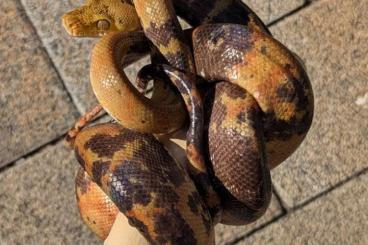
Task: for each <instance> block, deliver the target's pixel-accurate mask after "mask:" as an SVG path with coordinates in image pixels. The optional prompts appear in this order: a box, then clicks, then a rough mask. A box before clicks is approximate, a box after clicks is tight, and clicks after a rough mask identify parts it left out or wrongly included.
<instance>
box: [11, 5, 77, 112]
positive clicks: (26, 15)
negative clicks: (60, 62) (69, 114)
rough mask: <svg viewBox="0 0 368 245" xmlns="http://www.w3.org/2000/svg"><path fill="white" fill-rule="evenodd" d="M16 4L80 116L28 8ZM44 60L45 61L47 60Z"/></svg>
mask: <svg viewBox="0 0 368 245" xmlns="http://www.w3.org/2000/svg"><path fill="white" fill-rule="evenodd" d="M16 2H17V3H18V4H19V7H20V8H21V9H22V10H23V11H22V12H24V17H25V20H26V21H27V22H29V24H30V25H31V28H32V29H33V31H34V33H35V34H36V36H37V39H38V40H39V41H40V43H41V47H42V49H43V51H44V52H45V53H46V55H47V58H48V60H47V61H48V63H49V64H50V65H51V67H52V69H53V70H54V71H55V73H56V77H57V78H58V79H59V80H60V81H61V84H62V87H63V89H64V90H65V92H66V94H67V96H68V98H69V100H70V102H71V103H72V104H73V106H74V108H75V110H76V111H77V112H78V114H79V115H78V117H79V116H81V114H82V112H81V111H80V110H79V108H78V106H77V103H76V102H75V100H74V99H73V96H72V94H71V93H70V91H69V90H68V89H67V86H66V84H65V81H64V79H63V78H62V75H61V73H60V71H59V69H58V67H57V66H56V64H55V63H54V60H53V59H52V58H51V55H50V53H49V51H48V49H47V47H46V45H45V43H44V41H43V39H42V38H41V36H40V34H39V33H38V29H37V28H36V26H35V24H34V23H33V21H32V19H31V17H30V15H29V14H28V13H29V12H28V8H26V6H25V5H24V4H23V3H22V1H21V0H17V1H16ZM47 61H46V62H47Z"/></svg>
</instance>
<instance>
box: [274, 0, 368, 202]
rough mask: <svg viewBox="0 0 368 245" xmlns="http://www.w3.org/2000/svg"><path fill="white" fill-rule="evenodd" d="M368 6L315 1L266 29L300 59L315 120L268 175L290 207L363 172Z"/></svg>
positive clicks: (366, 131) (354, 1)
mask: <svg viewBox="0 0 368 245" xmlns="http://www.w3.org/2000/svg"><path fill="white" fill-rule="evenodd" d="M367 11H368V4H367V2H365V1H360V0H352V1H343V0H334V1H327V0H326V1H317V2H314V3H312V4H311V6H309V7H308V8H306V9H305V10H302V11H301V12H299V13H298V14H297V15H295V16H292V17H290V18H287V19H286V20H285V21H283V22H282V23H279V24H277V25H276V26H273V27H272V28H271V31H272V32H273V34H274V35H275V37H276V38H278V39H279V40H281V41H282V42H283V43H284V44H285V45H286V46H288V47H289V48H290V49H291V50H293V51H294V52H296V53H297V54H299V56H300V57H301V58H302V59H304V60H305V64H306V68H307V71H308V74H309V76H310V79H311V82H312V85H313V89H314V95H315V117H314V122H313V125H312V128H311V130H310V132H309V134H308V136H307V139H306V140H305V142H304V143H303V144H302V146H301V147H300V148H299V149H298V150H297V152H296V153H295V154H294V155H292V157H291V158H290V159H288V160H287V161H286V162H285V163H283V164H282V165H281V166H280V167H278V168H276V169H275V170H274V171H273V180H274V184H275V186H276V189H277V191H278V193H279V194H280V195H281V198H282V199H283V201H284V202H285V203H286V204H287V205H288V206H290V207H293V206H295V205H298V204H301V203H303V202H305V201H306V200H308V199H310V198H312V197H314V196H316V195H318V194H319V193H321V192H323V191H324V190H327V189H329V188H331V187H332V186H334V185H336V184H337V183H339V182H341V181H342V180H344V179H346V178H347V177H348V176H352V175H354V174H355V173H357V172H359V171H361V170H362V169H364V168H367V160H368V159H367V155H368V144H367V143H366V140H367V136H368V127H367V119H368V110H367V109H368V107H367V101H368V99H367V98H368V80H367V77H368V45H367V40H368V32H367V31H366V30H367V28H368V20H367V18H366V13H367Z"/></svg>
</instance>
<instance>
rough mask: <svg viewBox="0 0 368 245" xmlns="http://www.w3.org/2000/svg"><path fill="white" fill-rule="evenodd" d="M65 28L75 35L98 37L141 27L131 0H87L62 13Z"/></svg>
mask: <svg viewBox="0 0 368 245" xmlns="http://www.w3.org/2000/svg"><path fill="white" fill-rule="evenodd" d="M62 21H63V26H64V28H65V30H66V31H67V32H68V33H69V34H70V35H72V36H75V37H99V36H103V35H105V34H107V33H110V32H116V31H123V32H128V31H136V30H139V29H141V25H140V22H139V18H138V16H137V13H136V11H135V8H134V5H133V3H132V0H87V2H86V3H85V5H83V6H81V7H79V8H76V9H74V10H73V11H70V12H68V13H66V14H64V15H63V17H62Z"/></svg>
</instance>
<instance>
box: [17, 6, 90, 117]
mask: <svg viewBox="0 0 368 245" xmlns="http://www.w3.org/2000/svg"><path fill="white" fill-rule="evenodd" d="M21 2H22V4H23V6H24V7H25V9H26V10H27V14H28V15H29V17H30V19H31V20H32V22H33V24H34V25H35V27H36V29H37V33H38V34H39V36H40V37H41V39H42V42H43V44H44V45H45V47H46V49H47V51H48V53H49V55H50V57H51V59H52V60H53V62H54V64H55V66H56V67H57V69H58V70H59V73H60V76H61V77H62V79H63V81H64V83H65V86H66V88H67V89H68V91H69V92H70V94H71V96H72V98H73V101H74V103H75V104H76V106H77V108H78V109H79V111H80V112H85V111H86V110H87V109H89V108H90V107H92V106H94V105H95V104H96V103H97V101H96V99H95V97H94V95H93V92H92V88H91V86H90V83H89V57H90V53H91V50H92V45H93V43H94V42H95V40H93V39H89V38H73V37H70V36H69V35H68V34H67V33H66V32H65V31H64V28H63V27H62V24H61V16H62V15H63V14H64V13H65V12H67V11H69V10H72V9H73V8H75V7H77V6H80V5H81V4H82V3H83V2H84V1H83V0H76V1H51V0H21Z"/></svg>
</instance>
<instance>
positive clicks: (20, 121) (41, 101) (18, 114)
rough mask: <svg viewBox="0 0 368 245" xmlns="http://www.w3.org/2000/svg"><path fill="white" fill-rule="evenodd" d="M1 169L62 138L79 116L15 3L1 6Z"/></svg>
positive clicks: (9, 2) (6, 2) (8, 2)
mask: <svg viewBox="0 0 368 245" xmlns="http://www.w3.org/2000/svg"><path fill="white" fill-rule="evenodd" d="M0 23H1V25H0V33H1V34H0V60H1V61H2V62H1V63H0V79H1V82H0V108H1V109H0V135H1V142H0V167H1V166H3V165H5V164H7V163H9V162H11V161H13V160H15V159H17V158H19V157H21V156H22V155H24V154H26V153H28V152H30V151H32V150H34V149H36V148H37V147H39V146H41V145H43V144H46V143H47V142H49V141H51V140H53V139H55V138H56V137H58V136H60V135H61V134H63V133H64V132H65V131H66V130H67V129H68V128H69V126H70V125H71V124H72V123H73V121H74V119H75V117H76V116H78V112H77V110H76V109H75V107H74V106H73V104H72V103H71V101H70V99H69V97H68V95H67V93H66V91H65V90H64V87H63V85H62V82H61V81H60V79H59V78H58V76H57V74H56V72H55V70H54V69H53V67H52V65H51V64H50V59H49V57H48V56H47V54H46V52H45V51H44V49H43V48H42V45H41V43H40V41H39V39H38V38H37V35H36V33H35V32H34V31H33V28H32V25H31V24H30V23H29V22H28V21H27V18H26V16H25V14H24V12H23V11H22V8H21V6H19V4H17V2H16V1H1V2H0Z"/></svg>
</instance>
